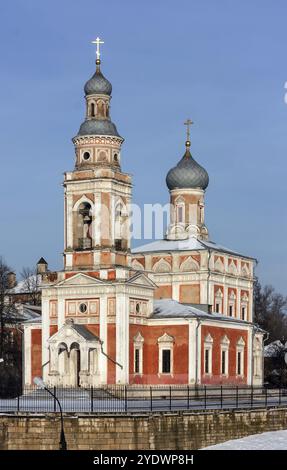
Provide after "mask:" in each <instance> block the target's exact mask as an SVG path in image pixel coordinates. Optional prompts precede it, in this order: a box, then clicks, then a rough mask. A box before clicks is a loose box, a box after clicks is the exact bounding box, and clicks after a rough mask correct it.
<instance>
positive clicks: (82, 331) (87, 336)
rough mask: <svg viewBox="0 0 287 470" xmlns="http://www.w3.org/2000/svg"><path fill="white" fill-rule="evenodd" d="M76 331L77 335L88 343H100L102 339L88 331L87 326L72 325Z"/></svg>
mask: <svg viewBox="0 0 287 470" xmlns="http://www.w3.org/2000/svg"><path fill="white" fill-rule="evenodd" d="M70 326H71V327H72V328H73V329H74V330H76V331H77V333H79V335H81V336H82V337H83V338H84V339H86V340H87V341H93V340H97V341H100V342H101V340H100V338H99V337H98V336H96V335H94V334H93V333H92V332H91V331H90V330H88V329H87V328H86V327H85V325H79V324H77V323H72V324H71V325H70Z"/></svg>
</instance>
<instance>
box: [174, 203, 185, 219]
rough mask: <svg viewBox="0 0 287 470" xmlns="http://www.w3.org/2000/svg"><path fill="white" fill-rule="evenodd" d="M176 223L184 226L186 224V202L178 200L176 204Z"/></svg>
mask: <svg viewBox="0 0 287 470" xmlns="http://www.w3.org/2000/svg"><path fill="white" fill-rule="evenodd" d="M175 222H176V223H177V224H182V223H183V222H184V200H183V199H182V198H178V199H177V200H176V203H175Z"/></svg>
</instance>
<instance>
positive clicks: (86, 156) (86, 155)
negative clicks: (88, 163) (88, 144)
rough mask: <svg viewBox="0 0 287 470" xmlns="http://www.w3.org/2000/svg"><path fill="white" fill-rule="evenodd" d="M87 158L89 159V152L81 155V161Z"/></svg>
mask: <svg viewBox="0 0 287 470" xmlns="http://www.w3.org/2000/svg"><path fill="white" fill-rule="evenodd" d="M89 158H90V154H89V152H85V153H84V154H83V159H84V160H89Z"/></svg>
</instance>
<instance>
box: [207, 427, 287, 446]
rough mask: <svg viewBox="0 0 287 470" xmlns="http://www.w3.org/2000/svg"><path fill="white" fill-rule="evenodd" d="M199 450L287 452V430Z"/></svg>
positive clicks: (248, 437) (254, 435) (256, 435)
mask: <svg viewBox="0 0 287 470" xmlns="http://www.w3.org/2000/svg"><path fill="white" fill-rule="evenodd" d="M201 450H287V430H286V431H272V432H263V433H262V434H253V435H252V436H247V437H243V438H242V439H235V440H233V441H226V442H223V443H222V444H217V445H215V446H210V447H205V448H204V449H201Z"/></svg>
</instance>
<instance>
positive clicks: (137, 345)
mask: <svg viewBox="0 0 287 470" xmlns="http://www.w3.org/2000/svg"><path fill="white" fill-rule="evenodd" d="M143 345H144V338H143V337H142V335H141V334H140V332H138V333H137V335H136V336H135V337H134V361H133V373H134V374H135V375H142V374H143ZM136 349H137V350H138V351H139V370H138V372H136V370H135V365H136V362H135V358H136Z"/></svg>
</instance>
